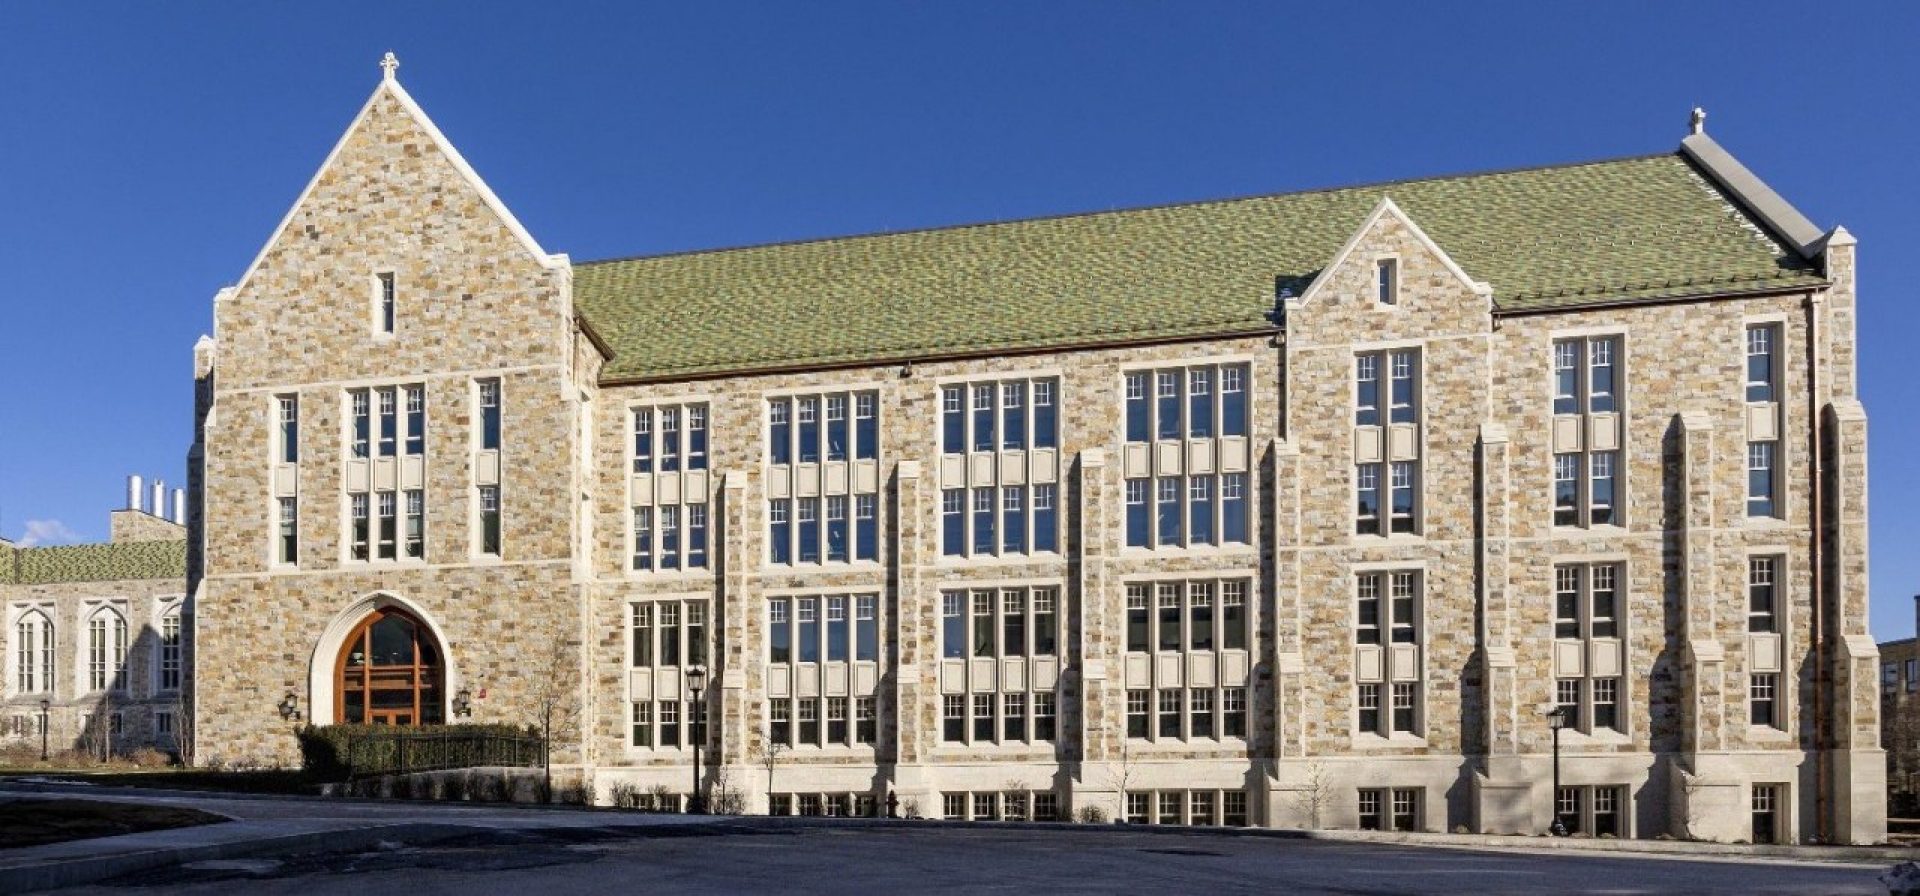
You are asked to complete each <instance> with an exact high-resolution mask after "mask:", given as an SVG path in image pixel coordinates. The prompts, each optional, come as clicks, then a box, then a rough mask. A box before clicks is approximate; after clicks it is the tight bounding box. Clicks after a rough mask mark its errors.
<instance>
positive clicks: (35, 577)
mask: <svg viewBox="0 0 1920 896" xmlns="http://www.w3.org/2000/svg"><path fill="white" fill-rule="evenodd" d="M8 553H10V554H12V561H13V562H12V566H11V567H9V566H8V565H7V558H6V557H5V556H4V555H5V554H8ZM9 573H10V574H11V579H9V578H6V577H4V576H5V574H9ZM135 579H176V580H178V581H179V582H180V583H181V584H182V585H183V586H184V585H185V584H186V579H187V543H186V542H185V541H130V542H120V543H103V544H74V545H60V546H57V547H44V548H40V547H35V548H13V549H11V550H8V549H5V548H0V582H8V581H11V582H12V583H13V584H18V585H52V584H58V583H62V582H124V581H131V580H135Z"/></svg>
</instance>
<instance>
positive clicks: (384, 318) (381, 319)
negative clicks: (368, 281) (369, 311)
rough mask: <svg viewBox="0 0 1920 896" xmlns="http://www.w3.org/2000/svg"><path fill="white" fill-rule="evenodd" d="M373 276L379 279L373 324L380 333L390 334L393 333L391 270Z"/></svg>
mask: <svg viewBox="0 0 1920 896" xmlns="http://www.w3.org/2000/svg"><path fill="white" fill-rule="evenodd" d="M374 278H375V279H376V280H377V281H379V282H378V288H379V296H378V302H379V307H378V308H376V309H375V317H376V319H375V321H374V326H376V327H378V328H379V331H380V333H381V335H384V336H392V335H393V313H394V312H393V272H392V271H387V272H384V273H380V274H375V275H374Z"/></svg>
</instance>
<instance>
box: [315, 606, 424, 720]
mask: <svg viewBox="0 0 1920 896" xmlns="http://www.w3.org/2000/svg"><path fill="white" fill-rule="evenodd" d="M442 656H443V654H442V652H441V650H440V646H439V645H438V644H437V643H435V641H434V637H433V632H432V631H431V630H429V629H428V628H427V626H426V625H425V624H423V623H422V622H421V621H420V620H419V619H418V618H416V617H415V616H414V615H413V614H412V613H408V612H407V611H405V610H402V609H399V608H397V607H382V608H380V609H377V610H375V611H373V612H372V613H369V614H368V615H367V617H366V618H365V619H362V620H361V621H360V624H358V625H356V626H354V627H353V631H352V632H351V633H349V634H348V635H347V638H346V641H345V642H344V643H343V644H341V645H340V656H339V660H338V662H337V663H336V665H335V669H336V670H337V671H336V672H335V673H334V690H333V693H334V718H336V719H338V720H339V721H340V722H341V723H342V724H346V725H437V724H440V723H441V722H442V721H444V718H443V717H442V707H443V706H444V705H445V704H444V698H443V696H442V695H443V694H444V693H445V673H446V670H445V667H444V665H443V662H442V659H441V657H442Z"/></svg>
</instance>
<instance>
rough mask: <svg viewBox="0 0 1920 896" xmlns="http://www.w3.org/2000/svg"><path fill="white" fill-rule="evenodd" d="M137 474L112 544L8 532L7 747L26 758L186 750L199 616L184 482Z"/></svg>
mask: <svg viewBox="0 0 1920 896" xmlns="http://www.w3.org/2000/svg"><path fill="white" fill-rule="evenodd" d="M167 496H168V492H167V490H166V489H165V487H164V486H163V485H162V484H161V483H157V482H156V483H155V484H154V485H153V490H152V497H151V503H149V499H148V497H147V492H146V490H144V489H143V488H142V487H141V483H140V477H138V476H135V477H133V478H132V482H131V485H130V487H129V489H128V499H127V507H126V509H124V510H116V511H114V512H113V514H112V526H111V536H110V540H109V541H108V542H106V543H103V544H78V545H57V546H33V547H21V546H18V545H15V544H13V543H11V542H8V541H6V540H4V539H0V609H3V610H4V612H5V614H6V619H5V621H6V626H7V628H6V632H5V635H4V639H3V640H0V645H4V657H3V658H0V659H4V662H5V663H6V666H5V669H6V683H5V688H4V689H0V745H4V746H5V747H7V748H10V749H11V750H15V751H18V753H19V755H21V756H37V754H38V752H39V751H40V750H41V749H42V748H44V749H45V750H46V751H47V752H48V754H49V755H55V754H66V753H79V754H82V755H88V756H93V757H105V756H107V755H110V754H111V755H125V754H127V753H130V752H132V751H136V750H142V749H149V748H150V749H157V750H160V751H163V752H168V753H176V754H177V753H180V752H182V751H185V750H188V749H189V748H190V746H191V739H190V733H191V728H190V725H189V722H190V721H191V713H190V710H189V708H188V705H187V695H188V693H189V691H190V686H189V685H188V679H189V678H190V676H191V656H190V653H191V645H190V641H191V635H190V632H191V625H192V623H191V616H192V611H191V609H190V608H189V607H188V606H187V602H186V596H187V568H186V560H187V529H186V526H185V515H184V509H185V501H184V496H183V494H182V493H181V492H180V491H179V490H175V492H174V493H173V499H172V508H173V513H171V514H167V513H165V512H164V511H165V509H166V507H167Z"/></svg>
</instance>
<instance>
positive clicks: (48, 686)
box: [13, 610, 54, 694]
mask: <svg viewBox="0 0 1920 896" xmlns="http://www.w3.org/2000/svg"><path fill="white" fill-rule="evenodd" d="M13 634H14V639H13V643H14V648H13V649H14V654H13V662H14V690H15V691H16V692H17V693H21V694H38V693H43V692H49V691H52V690H53V645H54V640H53V621H52V620H50V619H48V618H47V616H46V614H44V613H41V612H40V611H38V610H29V611H27V613H26V614H24V615H22V616H21V617H20V618H19V619H18V620H16V621H15V622H14V624H13Z"/></svg>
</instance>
